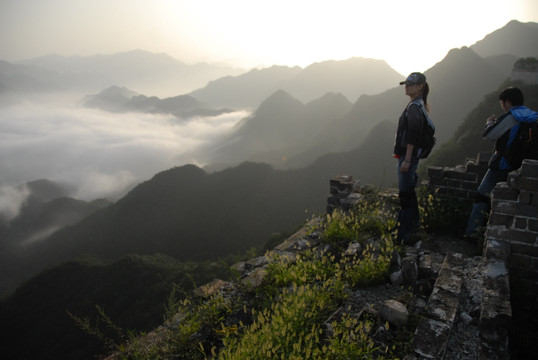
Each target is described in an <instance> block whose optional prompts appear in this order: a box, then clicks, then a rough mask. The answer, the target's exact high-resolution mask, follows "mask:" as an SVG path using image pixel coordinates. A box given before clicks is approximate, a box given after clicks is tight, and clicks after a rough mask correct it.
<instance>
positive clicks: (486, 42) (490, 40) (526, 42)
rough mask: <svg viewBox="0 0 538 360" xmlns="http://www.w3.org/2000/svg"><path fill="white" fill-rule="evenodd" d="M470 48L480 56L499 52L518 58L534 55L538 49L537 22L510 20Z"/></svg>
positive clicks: (498, 53) (493, 54)
mask: <svg viewBox="0 0 538 360" xmlns="http://www.w3.org/2000/svg"><path fill="white" fill-rule="evenodd" d="M471 49H472V50H473V51H475V52H476V53H477V54H478V55H480V56H482V57H488V56H495V55H500V54H510V55H514V56H516V57H518V58H525V57H535V56H536V55H537V54H536V52H537V49H538V23H535V22H528V23H522V22H519V21H517V20H512V21H510V22H509V23H508V24H506V25H505V26H504V27H502V28H501V29H498V30H495V31H494V32H492V33H491V34H488V35H486V37H484V39H482V40H480V41H477V42H476V43H475V44H473V45H471Z"/></svg>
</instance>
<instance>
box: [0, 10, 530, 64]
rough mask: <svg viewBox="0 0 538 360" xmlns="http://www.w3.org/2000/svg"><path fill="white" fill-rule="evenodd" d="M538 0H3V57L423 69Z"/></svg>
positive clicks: (524, 17)
mask: <svg viewBox="0 0 538 360" xmlns="http://www.w3.org/2000/svg"><path fill="white" fill-rule="evenodd" d="M513 19H515V20H519V21H521V22H529V21H535V22H538V1H537V0H451V1H447V0H443V1H437V0H414V1H402V0H347V1H343V0H330V1H329V0H327V1H316V0H309V1H303V0H300V1H296V0H283V1H281V0H192V1H178V0H0V59H3V60H8V61H14V60H20V59H24V58H30V57H36V56H41V55H48V54H51V53H56V54H60V55H65V56H71V55H82V56H85V55H94V54H99V53H100V54H111V53H115V52H121V51H129V50H133V49H142V50H147V51H151V52H155V53H161V52H164V53H167V54H169V55H171V56H173V57H175V58H177V59H179V60H182V61H184V62H187V63H190V64H192V63H196V62H200V61H205V62H225V63H228V64H232V65H236V66H241V67H254V66H269V65H273V64H279V65H299V66H302V67H304V66H307V65H309V64H311V63H314V62H318V61H323V60H330V59H333V60H342V59H347V58H350V57H353V56H362V57H369V58H376V59H383V60H386V61H387V62H388V63H389V65H391V66H392V67H393V68H394V69H395V70H397V71H399V72H400V73H402V74H407V73H409V72H411V71H415V70H419V71H425V70H427V69H428V68H430V67H431V66H433V65H434V64H435V63H437V62H438V61H441V60H442V59H443V57H444V56H445V55H446V53H447V52H448V51H449V50H450V49H452V48H459V47H461V46H469V45H472V44H474V43H475V42H476V41H479V40H481V39H483V38H484V36H486V35H487V34H489V33H491V32H493V31H494V30H496V29H499V28H501V27H503V26H504V25H505V24H506V23H507V22H509V21H510V20H513Z"/></svg>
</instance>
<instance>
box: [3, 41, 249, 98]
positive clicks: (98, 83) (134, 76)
mask: <svg viewBox="0 0 538 360" xmlns="http://www.w3.org/2000/svg"><path fill="white" fill-rule="evenodd" d="M17 65H31V69H34V71H32V72H27V71H24V72H21V73H20V74H23V75H25V76H29V77H32V78H34V79H35V80H36V81H38V82H40V83H45V84H48V83H50V84H51V86H53V87H54V88H58V89H60V90H64V91H77V92H84V93H88V92H90V93H93V92H96V91H101V90H102V89H105V88H108V87H110V86H114V85H116V86H120V87H127V88H130V89H133V90H134V91H136V92H138V93H145V94H152V95H155V96H160V97H169V96H176V95H178V94H185V93H187V92H189V91H191V90H192V89H196V88H199V87H202V86H205V85H206V84H207V83H208V82H209V81H211V80H215V79H218V78H221V77H223V76H228V75H238V74H241V73H243V72H244V70H242V69H237V68H232V67H227V66H221V65H211V64H205V63H199V64H194V65H187V64H185V63H183V62H181V61H179V60H176V59H174V58H172V57H171V56H169V55H167V54H154V53H151V52H148V51H142V50H132V51H127V52H122V53H116V54H110V55H92V56H71V57H65V56H59V55H54V54H53V55H47V56H42V57H38V58H33V59H27V60H22V61H20V62H17ZM38 68H39V69H41V70H42V71H43V70H45V71H46V73H45V74H36V73H35V69H38ZM0 70H1V67H0ZM0 73H2V72H0ZM45 75H46V76H45ZM0 79H1V78H0ZM11 84H12V85H13V82H11Z"/></svg>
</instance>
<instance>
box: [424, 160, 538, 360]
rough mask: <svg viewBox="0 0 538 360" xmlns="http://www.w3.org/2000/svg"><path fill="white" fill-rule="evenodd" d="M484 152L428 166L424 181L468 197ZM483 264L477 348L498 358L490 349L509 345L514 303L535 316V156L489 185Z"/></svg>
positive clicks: (537, 288)
mask: <svg viewBox="0 0 538 360" xmlns="http://www.w3.org/2000/svg"><path fill="white" fill-rule="evenodd" d="M488 158H489V154H479V155H478V156H477V158H476V159H475V160H473V159H471V160H468V161H467V163H466V164H465V166H458V167H455V168H440V167H430V168H428V175H429V181H428V183H429V185H430V186H432V187H433V188H434V189H435V191H436V193H437V194H439V195H441V196H445V197H456V198H459V199H465V200H472V199H473V197H474V194H475V193H476V188H477V186H478V184H479V183H480V181H481V180H482V177H483V176H484V174H485V172H486V170H487V160H488ZM482 266H483V269H484V272H483V276H482V303H481V307H480V336H481V338H482V347H483V348H482V349H481V353H482V354H483V356H485V358H499V357H497V356H495V355H494V354H498V353H499V350H501V351H502V353H506V349H507V348H508V338H509V333H508V332H509V329H510V327H511V326H513V325H514V324H513V317H512V309H516V311H517V312H519V313H520V314H527V315H526V316H528V317H529V318H530V319H534V320H530V321H536V319H537V318H538V309H536V304H537V303H538V161H536V160H524V161H523V165H522V167H521V168H520V169H519V170H518V171H514V172H512V173H510V175H509V177H508V181H507V182H504V183H499V184H497V186H496V187H495V189H494V190H493V192H492V207H491V213H490V216H489V220H488V224H487V227H486V231H485V234H484V250H483V261H482Z"/></svg>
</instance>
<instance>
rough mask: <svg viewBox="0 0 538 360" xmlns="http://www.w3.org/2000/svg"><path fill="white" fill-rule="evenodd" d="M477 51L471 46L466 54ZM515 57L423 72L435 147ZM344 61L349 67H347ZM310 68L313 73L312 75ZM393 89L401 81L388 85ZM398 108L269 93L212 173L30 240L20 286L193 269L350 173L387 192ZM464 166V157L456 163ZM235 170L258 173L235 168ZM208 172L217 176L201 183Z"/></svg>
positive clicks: (295, 211) (240, 247) (171, 180)
mask: <svg viewBox="0 0 538 360" xmlns="http://www.w3.org/2000/svg"><path fill="white" fill-rule="evenodd" d="M514 27H515V28H516V29H520V31H517V32H516V33H517V34H518V36H519V37H522V36H523V35H522V33H523V30H526V34H527V36H529V37H534V38H536V35H538V33H537V31H538V28H537V27H536V26H535V24H522V23H517V22H511V23H509V24H508V25H507V27H506V28H507V29H510V31H514V30H513V29H514ZM502 30H503V29H501V30H499V31H497V32H495V33H494V34H492V35H490V36H489V37H487V38H486V39H485V40H484V41H486V40H487V41H488V42H490V43H491V42H495V39H496V38H498V39H504V38H505V37H506V35H505V31H508V30H506V29H504V30H505V31H502ZM494 35H495V36H494ZM479 45H480V42H479V43H477V44H475V45H474V46H479ZM499 47H500V46H499ZM537 51H538V48H537ZM514 59H517V57H516V56H515V55H497V56H490V57H488V58H483V57H481V56H479V55H478V54H476V52H475V51H473V47H471V48H467V47H464V48H461V49H453V50H451V51H450V52H449V53H448V54H447V56H446V57H445V58H444V59H443V60H442V61H441V62H439V63H438V64H436V65H435V66H434V67H432V68H431V69H429V70H428V71H426V76H427V78H428V81H429V82H430V84H431V95H430V97H429V99H431V103H432V108H433V110H432V117H433V119H434V122H435V124H436V127H437V137H438V139H439V145H438V147H437V148H438V149H439V148H441V144H442V143H443V142H444V141H446V140H448V139H450V138H451V136H452V134H454V132H455V131H456V129H457V128H458V127H460V126H461V124H462V122H463V120H464V118H465V116H466V115H467V114H468V113H469V112H470V111H471V110H472V109H473V108H474V107H476V104H478V103H480V101H481V100H482V99H483V97H484V96H485V95H486V94H488V93H491V92H492V91H496V90H497V89H498V87H499V84H501V83H503V82H504V81H505V80H506V79H508V78H509V75H510V71H511V68H512V66H513V61H515V60H514ZM362 60H364V59H362ZM351 62H352V63H354V64H355V65H356V64H357V60H356V59H354V60H353V61H351ZM336 63H337V62H335V63H332V62H331V63H330V66H334V65H335V64H336ZM344 63H345V62H344ZM365 63H369V64H370V62H368V61H366V62H365ZM373 63H374V64H376V66H377V65H380V63H379V62H375V61H374V62H373ZM317 66H321V65H320V64H317V65H316V66H313V67H314V68H316V67H317ZM330 66H329V67H330ZM302 71H303V70H301V69H300V68H286V67H273V68H269V69H264V70H256V71H251V72H249V73H247V74H245V75H238V76H237V77H227V78H225V80H226V81H224V79H223V83H226V82H228V83H232V84H233V86H231V87H228V88H225V89H224V90H223V91H224V93H225V94H228V93H234V91H233V89H234V86H236V85H237V84H238V83H245V84H248V81H246V79H249V78H251V77H252V76H254V75H256V79H258V80H259V79H261V78H267V79H272V80H275V79H277V78H278V77H277V76H275V72H276V73H281V72H282V73H285V74H291V73H294V74H295V75H294V77H297V76H299V75H298V74H299V73H301V72H302ZM309 71H311V70H309ZM312 71H313V70H312ZM302 77H303V79H304V78H305V76H302ZM281 79H282V78H281ZM397 80H401V78H398V79H395V80H394V81H395V82H396V81H397ZM271 84H274V83H271ZM266 85H267V84H266ZM245 86H246V85H245ZM342 86H344V85H342ZM207 88H208V89H210V88H212V87H211V86H209V85H208V87H207ZM246 90H248V89H245V91H246ZM317 91H319V89H318V90H317ZM194 95H196V92H193V93H191V95H184V96H178V97H173V98H166V99H163V100H161V99H159V98H156V97H151V98H148V97H145V96H140V95H137V94H136V93H134V92H132V91H131V90H128V89H125V88H123V89H122V88H120V87H114V88H109V89H107V90H105V91H104V92H102V93H101V94H99V95H97V96H92V97H87V98H86V101H87V103H92V102H93V105H94V106H99V107H101V108H107V107H108V109H109V110H112V111H118V110H121V109H125V106H127V105H126V104H129V106H134V105H133V103H132V102H133V101H134V103H136V101H135V100H134V99H138V100H140V103H143V104H145V105H143V106H141V107H138V110H139V111H150V112H151V111H156V108H157V107H158V106H162V107H163V109H168V111H172V112H173V110H170V109H173V106H171V105H170V104H175V103H176V102H177V103H182V102H183V103H184V104H188V105H189V106H191V107H196V106H201V104H203V103H201V102H200V101H199V100H198V99H197V98H196V97H194ZM99 101H101V103H98V102H99ZM406 101H407V99H406V98H405V96H404V94H403V89H402V88H401V87H399V86H397V85H396V86H394V87H392V88H390V89H388V90H385V91H382V92H381V93H379V94H376V95H362V96H360V97H359V98H358V100H357V101H356V102H355V103H351V102H350V101H349V100H348V99H347V97H345V96H344V95H343V94H342V93H330V92H329V93H326V94H325V95H324V96H322V97H320V98H318V99H315V100H313V101H310V102H308V103H306V104H304V103H303V102H301V101H300V100H298V99H297V98H295V97H294V96H293V95H292V94H290V93H289V92H287V91H285V90H283V89H280V90H277V91H275V92H274V93H272V94H271V95H270V96H269V97H268V98H267V99H265V100H264V101H263V102H262V103H261V105H260V106H259V107H258V108H257V110H256V111H254V112H253V113H252V114H251V115H250V116H249V117H247V118H244V119H243V120H242V121H241V122H240V123H239V124H238V125H237V128H236V130H235V132H233V134H232V135H231V137H229V138H227V139H225V141H223V142H222V143H219V144H215V148H214V152H213V154H214V157H213V159H212V163H213V166H212V167H211V166H208V167H207V168H206V171H204V170H202V169H199V168H198V167H194V166H192V165H190V166H182V167H178V168H175V169H171V170H167V171H163V173H161V174H158V175H156V176H155V177H154V178H153V179H151V180H148V181H146V182H144V183H142V184H140V185H139V186H138V187H136V188H135V189H133V190H132V191H131V192H130V193H129V194H128V195H127V196H125V197H124V198H122V199H120V200H119V201H118V202H117V203H115V204H113V205H110V206H108V207H105V208H103V209H101V210H96V211H95V212H94V213H93V214H92V215H91V216H88V217H87V218H84V219H83V220H82V221H80V222H79V223H76V224H73V225H72V226H68V227H64V228H62V229H60V230H59V231H56V232H55V233H53V234H52V235H51V236H50V237H47V238H46V239H45V240H44V241H40V242H37V243H36V244H35V245H34V247H35V248H36V249H37V250H35V254H36V259H35V261H34V260H32V265H31V266H28V267H25V266H22V267H23V268H24V270H25V276H23V277H22V278H27V277H28V276H31V274H33V273H35V271H38V269H39V268H40V267H41V266H46V265H51V264H54V263H55V262H56V261H61V260H64V259H68V258H70V257H72V256H76V255H77V254H81V253H94V254H96V255H97V254H98V255H99V256H119V255H121V254H124V253H128V252H143V253H153V252H164V253H166V254H169V255H170V254H171V255H173V256H176V257H178V258H181V259H190V258H196V259H199V260H202V259H206V258H214V256H215V254H223V253H229V252H240V251H245V250H246V249H248V248H250V247H251V246H260V245H262V244H263V242H264V241H266V240H267V239H268V238H269V237H270V236H271V234H272V233H273V232H278V231H283V230H289V229H290V228H291V227H293V226H294V225H297V224H300V223H301V222H302V221H304V220H305V216H304V211H305V209H309V210H310V211H314V212H323V211H324V206H325V204H324V203H323V201H322V200H321V198H320V197H319V194H323V193H326V192H327V189H326V187H327V183H328V180H329V179H330V178H331V177H333V176H335V175H337V174H343V173H346V174H352V175H354V176H355V177H356V178H357V179H359V180H360V181H361V182H363V183H366V184H368V183H370V184H376V185H378V186H390V185H392V184H393V183H394V182H395V179H394V176H392V171H393V166H394V164H393V159H392V157H391V152H392V141H393V136H394V135H393V133H394V129H395V121H396V119H397V117H398V116H399V113H400V112H401V111H402V109H403V108H404V106H405V104H406ZM211 105H213V104H211ZM114 106H119V108H114ZM167 106H168V108H167ZM122 107H124V108H122ZM159 111H161V110H159ZM480 121H481V120H480ZM434 154H435V152H434ZM468 156H474V154H468ZM463 160H464V157H463V158H461V159H460V160H458V161H460V162H462V161H463ZM244 161H250V162H265V163H267V164H269V165H261V164H260V165H257V164H253V163H247V164H243V165H239V166H238V164H241V163H242V162H244ZM433 165H435V164H433ZM441 165H442V164H441ZM230 166H232V167H230ZM227 167H229V168H227ZM275 168H281V169H295V170H293V171H282V170H275ZM223 169H224V170H223ZM216 170H220V171H218V172H215V173H210V171H216ZM148 189H151V190H148ZM262 204H263V205H262ZM279 204H280V205H279ZM257 209H260V210H257ZM23 213H24V212H23ZM174 219H175V220H174ZM202 219H204V220H202ZM205 221H208V222H210V224H209V225H208V224H205ZM49 228H52V227H49ZM32 229H34V228H32ZM34 230H35V229H34ZM37 232H38V231H36V232H35V233H37ZM41 233H42V232H41ZM26 235H28V234H26ZM17 239H19V238H17ZM216 239H220V240H219V245H215V244H214V242H215V241H216ZM19 240H20V239H19ZM8 243H10V244H13V242H12V241H11V242H9V241H8ZM60 244H61V246H60ZM210 244H211V245H210ZM209 249H211V251H210V250H209ZM10 253H12V252H10ZM37 254H38V255H39V256H38V255H37ZM43 254H50V255H49V256H43Z"/></svg>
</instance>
